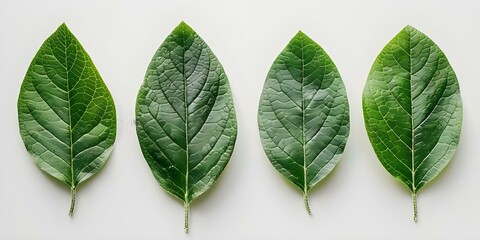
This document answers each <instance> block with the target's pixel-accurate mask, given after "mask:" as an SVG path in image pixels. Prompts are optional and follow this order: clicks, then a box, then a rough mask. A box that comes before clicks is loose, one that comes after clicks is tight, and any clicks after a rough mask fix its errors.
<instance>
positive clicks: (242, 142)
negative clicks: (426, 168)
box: [0, 0, 480, 240]
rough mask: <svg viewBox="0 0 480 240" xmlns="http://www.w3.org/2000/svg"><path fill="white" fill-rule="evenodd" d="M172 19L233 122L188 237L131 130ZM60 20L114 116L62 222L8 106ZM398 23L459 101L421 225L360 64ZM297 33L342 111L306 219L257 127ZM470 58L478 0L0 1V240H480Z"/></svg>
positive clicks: (61, 194) (476, 39)
mask: <svg viewBox="0 0 480 240" xmlns="http://www.w3.org/2000/svg"><path fill="white" fill-rule="evenodd" d="M182 20H185V21H186V22H187V23H188V24H189V25H190V26H191V27H192V28H194V29H195V30H196V31H197V33H199V35H200V36H202V38H203V39H204V40H205V41H206V42H207V43H208V44H209V46H210V47H211V48H212V50H213V51H214V52H215V54H216V55H217V57H218V58H219V59H220V61H221V63H222V64H223V66H224V68H225V71H226V73H227V75H228V77H229V79H230V84H231V87H232V91H233V95H234V101H235V107H236V111H237V116H238V129H239V131H238V140H237V144H236V146H235V151H234V154H233V157H232V159H231V161H230V163H229V165H228V166H227V168H226V170H225V171H224V173H223V175H222V176H221V178H220V179H219V181H218V182H217V184H216V185H215V186H214V187H213V188H212V189H211V190H210V191H209V192H208V193H206V194H204V196H202V197H200V199H197V201H195V202H194V203H193V205H192V207H191V216H190V217H191V218H190V233H189V234H188V236H187V235H185V234H184V232H183V217H184V216H183V206H182V204H181V203H180V202H179V201H178V200H176V199H174V198H172V197H171V196H170V195H168V194H167V193H166V192H165V191H163V190H162V188H161V187H160V186H159V185H158V184H157V182H156V181H155V179H154V177H153V176H152V174H151V172H150V169H149V168H148V166H147V164H146V162H145V160H144V159H143V156H142V154H141V151H140V148H139V144H138V141H137V137H136V133H135V127H134V124H133V121H134V104H135V97H136V94H137V90H138V88H139V87H140V84H141V82H142V81H143V76H144V74H145V71H146V68H147V66H148V64H149V62H150V60H151V58H152V56H153V54H154V52H155V50H156V49H157V48H158V46H159V45H160V44H161V43H162V41H163V40H164V39H165V37H166V36H167V35H168V34H169V33H170V32H171V31H172V30H173V28H174V27H175V26H176V25H177V24H178V23H180V21H182ZM62 22H66V23H67V25H68V26H69V28H70V29H71V30H72V32H73V33H74V34H75V35H76V36H77V38H78V39H79V40H80V42H81V43H82V44H83V46H84V47H85V49H86V50H87V51H88V53H89V54H90V56H91V57H92V59H93V61H94V63H95V65H96V66H97V68H98V70H99V72H100V73H101V75H102V77H103V79H104V80H105V82H106V83H107V85H108V87H109V89H110V90H111V92H112V94H113V97H114V99H115V104H116V106H117V116H118V135H117V140H116V144H115V149H114V151H113V154H112V156H111V158H110V160H109V162H108V163H107V164H106V165H105V168H104V169H103V170H102V171H101V172H100V173H99V174H97V175H96V176H95V177H93V178H92V179H91V180H90V181H88V182H87V183H85V184H84V185H82V186H81V187H80V188H79V190H78V193H77V197H78V198H77V208H76V212H75V215H74V216H73V217H72V218H70V217H68V216H67V211H68V208H69V205H70V193H69V191H68V189H67V188H66V187H65V186H64V185H62V184H60V183H58V182H57V181H56V180H54V179H53V178H51V177H49V176H47V175H46V174H44V173H42V172H41V171H40V170H39V169H38V168H37V167H36V166H35V164H34V163H33V162H32V161H31V160H30V158H29V156H28V154H27V152H26V150H25V148H24V146H23V143H22V140H21V138H20V135H19V131H18V121H17V110H16V109H17V108H16V102H17V97H18V92H19V89H20V84H21V82H22V80H23V77H24V74H25V72H26V70H27V68H28V65H29V64H30V61H31V59H32V58H33V56H34V55H35V53H36V52H37V50H38V49H39V47H40V46H41V44H42V43H43V41H44V40H45V39H46V38H47V37H48V36H49V35H50V34H51V33H53V32H54V31H55V30H56V28H57V27H58V26H59V25H60V24H61V23H62ZM407 24H410V25H412V26H414V27H416V28H418V29H419V30H421V31H423V32H424V33H425V34H427V35H428V36H429V37H431V38H432V39H433V40H434V41H435V42H436V43H437V44H438V45H439V46H440V47H441V48H442V50H443V51H444V52H445V54H446V55H447V57H448V58H449V61H450V63H451V65H452V66H453V68H454V69H455V71H456V73H457V76H458V79H459V81H460V86H461V92H462V97H463V104H464V123H463V131H462V136H461V140H460V145H459V147H458V151H457V154H456V155H455V157H454V159H453V160H452V162H451V164H450V165H449V166H448V167H447V168H446V169H445V171H444V172H443V173H442V174H441V175H440V176H439V177H438V178H437V179H435V181H433V182H432V183H430V184H428V185H427V186H426V187H425V188H424V189H423V190H422V191H421V192H420V194H419V197H418V207H419V209H418V210H419V220H418V223H416V224H415V223H414V222H413V219H412V204H411V198H410V194H409V192H408V190H407V188H406V187H404V186H403V185H402V184H400V183H399V182H397V181H396V180H395V179H394V178H392V177H391V176H390V175H389V174H388V173H387V172H386V171H385V170H384V169H383V167H382V166H381V164H380V163H379V161H378V160H377V158H376V157H375V154H374V152H373V150H372V148H371V146H370V144H369V141H368V138H367V135H366V132H365V128H364V122H363V116H362V110H361V109H362V107H361V94H362V89H363V85H364V83H365V80H366V77H367V75H368V72H369V69H370V66H371V64H372V63H373V61H374V59H375V57H376V56H377V54H378V53H379V52H380V50H381V49H382V48H383V46H384V45H385V44H386V43H387V42H388V41H389V40H390V39H391V38H392V37H394V36H395V34H396V33H397V32H399V31H400V30H401V29H402V28H403V27H404V26H405V25H407ZM300 29H301V30H302V31H304V32H305V33H306V34H308V35H309V36H310V37H311V38H312V39H314V40H315V41H317V42H318V43H319V44H320V45H321V46H322V47H323V48H324V49H325V50H326V51H327V52H328V53H329V54H330V56H331V58H332V59H333V60H334V62H335V63H336V65H337V67H338V69H339V70H340V73H341V75H342V77H343V79H344V82H345V85H346V88H347V92H348V98H349V101H350V107H351V110H350V114H351V133H350V138H349V141H348V144H347V148H346V151H345V155H344V157H343V159H342V161H341V162H340V163H339V165H338V166H337V168H336V169H335V170H334V171H333V172H332V174H331V175H330V176H329V177H327V178H326V179H325V180H324V181H323V182H322V183H320V184H319V187H317V188H315V189H314V190H313V191H312V192H311V196H310V204H311V205H310V206H311V208H312V211H313V216H308V215H307V213H306V211H305V209H304V206H303V200H302V195H301V193H300V191H298V190H297V189H295V188H294V187H293V186H292V185H291V184H289V183H287V182H286V181H285V180H284V179H283V177H282V176H281V175H280V174H278V173H277V172H276V171H275V170H274V168H273V167H272V166H271V164H270V162H269V161H268V160H267V158H266V156H265V154H264V152H263V150H262V147H261V144H260V140H259V136H258V128H257V120H256V112H257V105H258V99H259V96H260V93H261V90H262V86H263V82H264V79H265V76H266V74H267V71H268V70H269V68H270V66H271V64H272V62H273V60H274V59H275V57H276V56H277V55H278V54H279V53H280V51H281V50H282V49H283V48H284V47H285V45H286V44H287V43H288V41H289V40H290V39H291V38H292V37H293V35H294V34H295V33H296V32H297V31H298V30H300ZM479 59H480V1H476V0H471V1H469V0H463V1H462V0H452V1H442V0H430V1H425V0H424V1H418V0H412V1H411V0H408V1H407V0H399V1H387V0H376V1H375V0H371V1H366V0H364V1H355V0H352V1H340V0H329V1H326V0H323V1H320V0H316V1H300V0H297V1H279V0H272V1H261V0H238V1H226V0H218V1H214V0H211V1H208V0H192V1H179V0H169V1H160V0H151V1H147V0H135V1H129V0H124V1H99V0H82V1H68V0H58V1H53V0H42V1H39V0H32V1H26V0H16V1H5V0H0V81H1V85H0V116H1V117H0V129H1V132H0V140H1V142H0V239H2V240H14V239H22V240H23V239H26V240H28V239H49V240H53V239H62V240H63V239H82V240H89V239H107V240H108V239H112V240H113V239H115V240H121V239H168V240H170V239H187V238H188V239H192V240H196V239H208V240H211V239H221V240H229V239H480V174H479V170H480V158H479V153H480V149H479V144H478V136H479V135H480V127H479V124H478V121H479V119H480V112H479V107H478V103H479V102H480V94H479V90H480V84H479V82H480V79H479V76H480V75H479V68H480V60H479Z"/></svg>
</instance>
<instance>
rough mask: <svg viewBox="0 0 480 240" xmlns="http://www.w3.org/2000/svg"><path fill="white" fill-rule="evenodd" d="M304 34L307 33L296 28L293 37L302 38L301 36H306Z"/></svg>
mask: <svg viewBox="0 0 480 240" xmlns="http://www.w3.org/2000/svg"><path fill="white" fill-rule="evenodd" d="M306 36H307V34H305V33H304V32H302V30H298V32H297V34H295V36H294V37H293V38H303V37H306Z"/></svg>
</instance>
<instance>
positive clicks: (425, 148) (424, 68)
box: [363, 26, 462, 221]
mask: <svg viewBox="0 0 480 240" xmlns="http://www.w3.org/2000/svg"><path fill="white" fill-rule="evenodd" d="M363 113H364V118H365V125H366V128H367V133H368V136H369V138H370V142H371V143H372V146H373V149H374V150H375V153H376V155H377V157H378V159H379V160H380V162H381V163H382V165H383V166H384V167H385V169H386V170H387V171H388V172H389V173H390V174H391V175H392V176H394V177H395V178H397V179H398V180H400V181H401V182H403V183H404V184H405V185H406V186H407V187H408V188H409V189H410V191H411V192H412V197H413V201H414V219H415V221H416V219H417V217H416V216H417V215H416V195H417V193H418V191H419V190H420V189H421V188H422V187H423V186H424V185H425V184H426V183H428V182H430V181H431V180H432V179H433V178H435V177H436V176H437V175H438V174H439V173H440V172H441V171H442V169H443V168H444V167H445V166H446V165H447V164H448V162H449V161H450V160H451V159H452V157H453V154H454V152H455V150H456V148H457V144H458V140H459V137H460V129H461V125H462V102H461V98H460V91H459V86H458V82H457V77H456V76H455V73H454V71H453V69H452V67H451V66H450V64H449V62H448V60H447V58H446V57H445V54H444V53H443V52H442V50H440V48H439V47H438V46H437V45H436V44H435V43H434V42H433V41H432V40H431V39H430V38H428V37H427V36H426V35H425V34H423V33H421V32H420V31H418V30H417V29H415V28H413V27H411V26H407V27H405V28H404V29H403V30H402V31H401V32H400V33H398V35H397V36H395V38H393V39H392V40H391V41H390V42H389V43H388V44H387V45H386V46H385V48H384V49H383V50H382V52H381V53H380V54H379V55H378V57H377V59H376V60H375V63H374V64H373V66H372V69H371V70H370V75H369V76H368V80H367V83H366V85H365V89H364V92H363Z"/></svg>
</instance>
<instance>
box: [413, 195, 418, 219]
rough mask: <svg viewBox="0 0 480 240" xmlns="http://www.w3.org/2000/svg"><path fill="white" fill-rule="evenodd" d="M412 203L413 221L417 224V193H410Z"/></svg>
mask: <svg viewBox="0 0 480 240" xmlns="http://www.w3.org/2000/svg"><path fill="white" fill-rule="evenodd" d="M412 201H413V221H415V222H417V193H416V192H414V193H412Z"/></svg>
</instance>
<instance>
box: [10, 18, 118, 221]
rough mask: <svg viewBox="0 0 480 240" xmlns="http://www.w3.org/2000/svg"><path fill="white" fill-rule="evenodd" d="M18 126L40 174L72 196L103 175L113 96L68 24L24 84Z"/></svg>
mask: <svg viewBox="0 0 480 240" xmlns="http://www.w3.org/2000/svg"><path fill="white" fill-rule="evenodd" d="M18 121H19V124H20V134H21V136H22V139H23V141H24V143H25V147H26V148H27V150H28V152H29V153H30V155H31V157H32V158H33V160H34V162H35V163H36V164H37V165H38V167H39V168H40V169H42V170H43V171H45V172H46V173H48V174H49V175H51V176H53V177H54V178H56V179H58V180H60V181H62V182H63V183H65V184H67V185H68V186H69V187H70V189H71V192H72V205H71V208H70V215H71V214H73V210H74V206H75V192H76V188H77V186H78V185H79V184H80V183H82V182H83V181H85V180H87V179H88V178H90V177H91V176H92V175H93V174H95V173H96V172H98V171H99V170H100V169H101V168H102V166H103V165H104V164H105V162H106V161H107V158H108V156H109V155H110V153H111V151H112V147H113V143H114V142H115V135H116V115H115V106H114V103H113V99H112V96H111V95H110V92H109V91H108V89H107V86H105V83H104V82H103V80H102V78H101V77H100V74H99V73H98V71H97V69H96V68H95V66H94V65H93V62H92V60H91V59H90V57H89V56H88V54H87V52H86V51H85V50H84V49H83V47H82V46H81V45H80V43H79V42H78V40H77V39H76V38H75V36H74V35H73V34H72V33H71V32H70V30H69V29H68V28H67V26H66V25H65V24H62V25H61V26H60V27H59V28H58V29H57V31H55V33H53V34H52V35H51V36H50V37H49V38H48V39H47V40H46V41H45V42H44V43H43V45H42V47H41V48H40V50H38V53H37V55H36V56H35V57H34V58H33V60H32V63H31V64H30V67H29V68H28V71H27V74H26V76H25V79H24V80H23V84H22V88H21V90H20V96H19V98H18Z"/></svg>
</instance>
